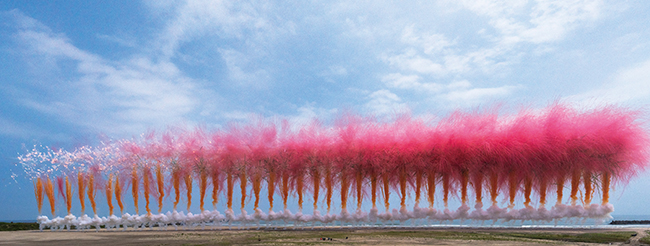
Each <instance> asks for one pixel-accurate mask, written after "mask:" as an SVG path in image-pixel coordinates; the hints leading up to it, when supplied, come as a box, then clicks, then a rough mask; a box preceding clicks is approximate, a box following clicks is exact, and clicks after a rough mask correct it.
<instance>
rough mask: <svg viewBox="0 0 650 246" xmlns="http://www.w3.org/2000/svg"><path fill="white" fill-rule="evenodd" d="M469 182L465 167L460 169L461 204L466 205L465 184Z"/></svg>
mask: <svg viewBox="0 0 650 246" xmlns="http://www.w3.org/2000/svg"><path fill="white" fill-rule="evenodd" d="M468 183H469V172H468V171H467V169H463V170H461V171H460V184H461V187H460V197H461V204H464V205H467V185H468Z"/></svg>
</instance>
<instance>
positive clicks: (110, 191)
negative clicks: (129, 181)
mask: <svg viewBox="0 0 650 246" xmlns="http://www.w3.org/2000/svg"><path fill="white" fill-rule="evenodd" d="M106 202H107V203H108V211H109V214H110V215H113V174H109V175H108V183H107V184H106Z"/></svg>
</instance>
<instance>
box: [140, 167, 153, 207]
mask: <svg viewBox="0 0 650 246" xmlns="http://www.w3.org/2000/svg"><path fill="white" fill-rule="evenodd" d="M149 175H151V173H150V172H149V168H147V167H145V168H144V170H142V179H143V181H142V186H143V188H144V201H145V205H144V208H145V209H146V210H147V214H148V215H150V214H151V209H149V187H150V186H149Z"/></svg>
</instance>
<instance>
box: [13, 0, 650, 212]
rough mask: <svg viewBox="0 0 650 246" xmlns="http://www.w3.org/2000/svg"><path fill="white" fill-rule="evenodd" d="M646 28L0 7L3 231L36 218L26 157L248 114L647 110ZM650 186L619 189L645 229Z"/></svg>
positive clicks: (591, 6)
mask: <svg viewBox="0 0 650 246" xmlns="http://www.w3.org/2000/svg"><path fill="white" fill-rule="evenodd" d="M649 12H650V2H646V1H550V0H539V1H498V0H494V1H493V0H478V1H412V2H394V1H381V0H379V1H376V0H375V1H295V2H290V1H259V2H257V1H252V2H251V1H233V2H229V1H150V2H148V1H145V2H140V1H120V2H112V1H109V2H105V1H69V0H67V1H48V2H44V1H39V2H32V1H2V2H1V3H0V67H1V68H0V101H1V102H2V103H1V104H0V147H1V148H0V158H1V159H0V182H1V183H0V197H2V202H0V220H14V219H33V218H35V216H36V214H37V212H36V205H35V199H34V198H33V191H32V190H33V188H32V184H31V182H30V181H29V180H26V179H25V178H24V177H22V176H21V173H22V171H21V169H20V167H17V166H15V164H16V163H17V160H16V157H17V156H18V155H19V154H20V153H23V152H24V148H25V147H24V146H27V148H29V147H30V146H32V145H34V144H43V145H48V146H55V147H63V148H74V147H75V146H81V145H87V144H95V143H96V142H97V141H98V139H99V138H101V137H100V136H103V135H106V136H109V137H111V138H129V137H132V136H137V135H139V134H140V133H142V132H145V131H147V130H149V129H162V128H164V127H166V126H169V125H179V124H182V125H190V126H192V125H204V126H207V127H219V126H221V125H224V124H226V123H228V122H231V121H243V120H246V119H247V118H248V117H249V116H250V115H251V114H260V115H264V116H267V117H273V116H279V117H285V118H289V119H290V120H292V121H295V122H305V121H307V120H309V119H311V118H313V117H319V118H322V119H330V118H331V117H333V116H334V115H336V114H337V113H338V112H341V111H343V110H349V109H351V110H354V111H356V112H359V113H362V114H368V115H370V114H372V115H377V116H379V117H383V116H390V115H391V114H393V113H394V112H403V111H407V110H408V111H410V112H411V113H412V114H413V115H416V116H430V115H445V114H446V113H447V112H449V111H451V110H454V109H466V110H472V109H475V108H477V107H480V106H486V105H488V106H489V105H493V104H495V103H502V104H505V105H507V106H508V107H512V108H516V107H519V106H521V105H525V106H532V107H543V106H545V105H548V104H549V103H551V102H553V101H555V100H560V101H565V102H570V103H574V104H575V105H578V106H579V107H595V106H598V105H602V104H606V103H615V104H618V105H623V106H629V107H632V108H634V109H642V108H646V107H647V105H648V104H649V103H650V28H649V27H648V24H647V23H650V16H649V15H648V14H647V13H649ZM646 120H647V119H646ZM648 175H649V173H648V172H644V173H641V174H640V175H639V176H638V177H637V178H635V179H633V180H632V181H631V182H630V184H629V185H627V186H621V185H619V186H618V187H617V190H616V192H615V195H614V196H613V201H612V203H613V204H614V205H615V207H616V209H617V210H616V212H615V214H650V211H648V210H644V209H645V206H644V205H645V204H648V203H650V191H648V189H647V187H648V186H649V185H650V181H649V180H648Z"/></svg>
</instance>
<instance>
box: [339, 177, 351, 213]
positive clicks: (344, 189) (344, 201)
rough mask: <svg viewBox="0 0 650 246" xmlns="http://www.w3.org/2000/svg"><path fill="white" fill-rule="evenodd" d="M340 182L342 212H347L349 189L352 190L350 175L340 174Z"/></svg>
mask: <svg viewBox="0 0 650 246" xmlns="http://www.w3.org/2000/svg"><path fill="white" fill-rule="evenodd" d="M340 175H341V176H340V177H339V179H340V182H341V211H345V210H346V208H347V206H348V189H349V188H350V181H348V175H346V174H345V173H344V172H341V173H340Z"/></svg>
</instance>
